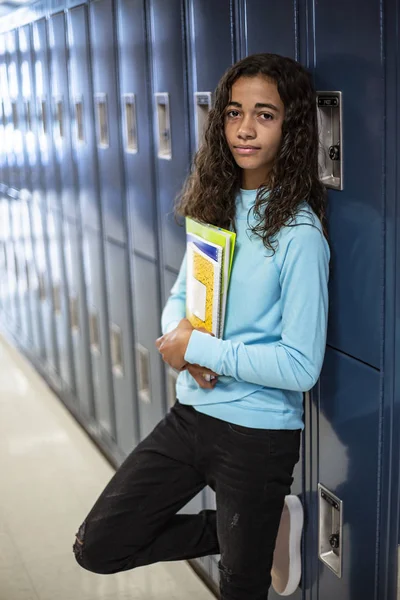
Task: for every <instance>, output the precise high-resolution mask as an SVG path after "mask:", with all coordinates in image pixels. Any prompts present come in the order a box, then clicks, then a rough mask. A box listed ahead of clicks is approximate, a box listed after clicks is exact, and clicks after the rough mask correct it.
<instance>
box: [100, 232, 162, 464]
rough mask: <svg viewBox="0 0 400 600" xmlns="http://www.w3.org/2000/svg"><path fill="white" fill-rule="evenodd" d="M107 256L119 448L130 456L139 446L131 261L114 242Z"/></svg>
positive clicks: (110, 332) (111, 345)
mask: <svg viewBox="0 0 400 600" xmlns="http://www.w3.org/2000/svg"><path fill="white" fill-rule="evenodd" d="M105 256H106V274H107V297H108V310H109V315H108V316H109V339H110V349H111V374H112V380H113V385H114V404H115V421H116V441H117V445H118V448H119V449H120V450H121V451H122V453H123V454H124V455H125V456H127V455H128V454H129V453H130V452H131V451H132V450H133V448H134V447H135V446H136V445H137V444H138V443H139V419H138V410H137V404H136V393H135V392H136V381H135V371H134V350H133V335H132V313H131V308H130V299H129V296H130V289H129V279H128V273H129V265H128V260H129V257H128V256H127V250H126V248H125V247H122V246H119V245H117V244H114V243H112V242H105ZM141 292H142V290H141ZM155 376H156V374H155Z"/></svg>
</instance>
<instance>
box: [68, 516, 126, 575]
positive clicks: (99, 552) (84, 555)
mask: <svg viewBox="0 0 400 600" xmlns="http://www.w3.org/2000/svg"><path fill="white" fill-rule="evenodd" d="M87 527H88V522H87V521H84V522H83V523H82V525H81V526H80V527H79V530H78V532H77V534H76V537H75V542H74V545H73V548H72V549H73V552H74V555H75V559H76V561H77V563H78V564H79V565H80V566H81V567H82V568H84V569H86V570H87V571H91V572H92V573H98V574H101V575H110V574H112V573H118V572H119V571H122V570H123V569H124V566H123V565H121V564H120V563H119V562H117V561H116V560H113V558H112V556H111V555H110V550H111V548H110V544H108V543H107V542H106V540H104V543H102V542H101V534H100V535H99V534H97V535H96V532H95V531H94V529H93V528H95V527H96V524H93V523H91V524H90V533H91V535H90V538H89V537H88V536H87Z"/></svg>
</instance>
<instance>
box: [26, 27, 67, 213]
mask: <svg viewBox="0 0 400 600" xmlns="http://www.w3.org/2000/svg"><path fill="white" fill-rule="evenodd" d="M33 49H34V60H35V71H34V73H35V83H34V85H35V98H36V115H37V127H36V135H37V138H38V142H39V145H38V147H39V157H40V164H41V175H42V186H43V189H42V193H43V192H45V198H46V203H47V208H48V209H49V210H59V209H60V207H61V206H60V199H59V193H58V182H57V180H56V173H55V170H54V147H53V139H52V127H53V118H52V117H53V115H52V103H51V94H50V72H49V60H48V59H49V43H48V36H47V27H46V20H45V19H40V20H39V21H36V22H35V23H33Z"/></svg>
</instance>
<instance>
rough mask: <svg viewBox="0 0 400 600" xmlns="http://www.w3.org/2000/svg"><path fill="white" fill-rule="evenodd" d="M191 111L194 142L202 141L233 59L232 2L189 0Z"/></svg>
mask: <svg viewBox="0 0 400 600" xmlns="http://www.w3.org/2000/svg"><path fill="white" fill-rule="evenodd" d="M187 4H188V27H189V32H188V33H189V35H188V55H189V65H188V66H189V112H190V124H191V145H192V151H193V152H195V151H196V150H197V148H198V147H199V145H200V144H201V141H202V136H203V131H204V123H205V121H206V119H207V116H208V112H209V110H210V108H211V106H212V96H213V92H214V90H215V88H216V87H217V84H218V81H219V80H220V78H221V76H222V75H223V73H224V72H225V71H226V69H227V68H228V67H229V66H230V65H231V64H232V62H233V39H232V23H231V7H230V3H229V2H223V3H219V4H216V3H215V2H214V1H213V0H205V1H204V0H188V2H187Z"/></svg>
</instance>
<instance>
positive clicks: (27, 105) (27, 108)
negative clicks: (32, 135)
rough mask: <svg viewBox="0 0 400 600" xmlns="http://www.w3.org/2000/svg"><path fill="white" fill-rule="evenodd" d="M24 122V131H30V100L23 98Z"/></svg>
mask: <svg viewBox="0 0 400 600" xmlns="http://www.w3.org/2000/svg"><path fill="white" fill-rule="evenodd" d="M25 122H26V131H29V132H30V131H32V113H31V101H30V100H25Z"/></svg>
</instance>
